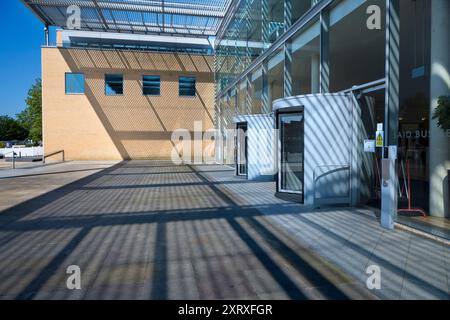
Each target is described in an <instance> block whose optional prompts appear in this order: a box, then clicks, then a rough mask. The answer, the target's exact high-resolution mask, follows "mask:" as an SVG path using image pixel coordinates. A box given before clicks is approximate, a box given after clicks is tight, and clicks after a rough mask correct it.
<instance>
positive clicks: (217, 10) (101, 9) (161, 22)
mask: <svg viewBox="0 0 450 320" xmlns="http://www.w3.org/2000/svg"><path fill="white" fill-rule="evenodd" d="M21 2H22V3H24V4H25V5H26V6H27V7H28V8H29V9H30V10H31V11H32V12H33V13H34V14H35V15H36V16H37V17H38V18H39V20H41V21H42V22H43V23H44V24H45V25H46V26H58V27H61V28H63V29H67V28H66V24H67V8H68V7H69V6H71V5H76V6H78V7H79V8H80V9H81V30H86V31H106V32H123V33H138V34H178V35H180V34H183V35H189V36H195V37H209V36H215V35H216V34H217V31H218V30H219V27H220V25H221V23H222V20H223V18H224V17H225V15H226V13H227V11H228V10H229V8H230V6H231V3H232V0H196V1H180V0H160V1H157V0H121V1H117V0H115V1H114V0H21Z"/></svg>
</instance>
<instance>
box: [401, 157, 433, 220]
mask: <svg viewBox="0 0 450 320" xmlns="http://www.w3.org/2000/svg"><path fill="white" fill-rule="evenodd" d="M409 169H410V168H409V160H406V171H408V208H407V209H399V210H398V211H397V212H398V213H402V212H403V213H413V212H416V213H420V214H421V215H422V216H423V217H426V216H427V214H426V212H425V211H424V210H423V209H420V208H411V176H410V170H409Z"/></svg>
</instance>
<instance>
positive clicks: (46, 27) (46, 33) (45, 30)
mask: <svg viewBox="0 0 450 320" xmlns="http://www.w3.org/2000/svg"><path fill="white" fill-rule="evenodd" d="M44 34H45V46H46V47H48V46H49V44H50V39H49V30H48V25H45V27H44Z"/></svg>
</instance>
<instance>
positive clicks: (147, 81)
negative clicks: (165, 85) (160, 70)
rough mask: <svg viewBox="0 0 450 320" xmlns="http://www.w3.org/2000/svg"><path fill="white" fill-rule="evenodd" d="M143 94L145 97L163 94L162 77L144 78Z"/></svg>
mask: <svg viewBox="0 0 450 320" xmlns="http://www.w3.org/2000/svg"><path fill="white" fill-rule="evenodd" d="M142 94H143V95H144V96H159V95H160V94H161V77H160V76H143V78H142Z"/></svg>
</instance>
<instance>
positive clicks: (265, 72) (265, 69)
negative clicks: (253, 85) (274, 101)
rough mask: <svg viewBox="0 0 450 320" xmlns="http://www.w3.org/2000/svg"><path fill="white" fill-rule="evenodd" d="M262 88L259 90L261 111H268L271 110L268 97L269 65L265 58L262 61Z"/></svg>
mask: <svg viewBox="0 0 450 320" xmlns="http://www.w3.org/2000/svg"><path fill="white" fill-rule="evenodd" d="M261 69H262V74H261V78H262V90H261V109H262V113H269V112H270V111H271V109H272V108H271V106H270V97H269V65H268V61H267V60H265V61H264V62H263V63H262V67H261Z"/></svg>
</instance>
